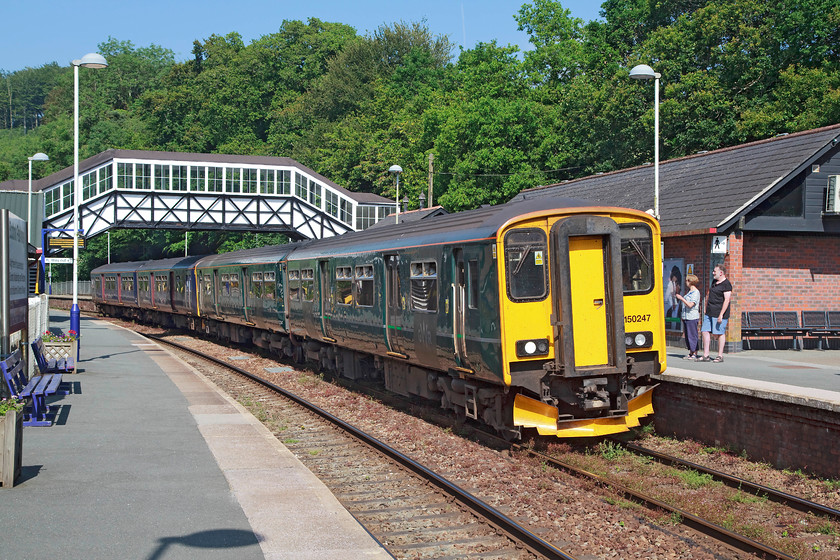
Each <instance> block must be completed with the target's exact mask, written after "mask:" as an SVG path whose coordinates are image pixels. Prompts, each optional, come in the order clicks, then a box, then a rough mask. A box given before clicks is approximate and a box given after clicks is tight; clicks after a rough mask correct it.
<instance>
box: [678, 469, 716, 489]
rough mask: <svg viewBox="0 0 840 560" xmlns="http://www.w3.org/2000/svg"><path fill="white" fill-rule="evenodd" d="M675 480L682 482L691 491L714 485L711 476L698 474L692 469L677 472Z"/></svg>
mask: <svg viewBox="0 0 840 560" xmlns="http://www.w3.org/2000/svg"><path fill="white" fill-rule="evenodd" d="M677 478H679V479H680V480H682V481H683V483H684V484H685V485H686V486H688V487H689V488H693V489H697V488H702V487H704V486H708V485H710V484H715V481H714V478H712V475H710V474H705V473H699V472H697V471H695V470H693V469H688V470H684V471H677Z"/></svg>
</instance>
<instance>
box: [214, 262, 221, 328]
mask: <svg viewBox="0 0 840 560" xmlns="http://www.w3.org/2000/svg"><path fill="white" fill-rule="evenodd" d="M221 297H222V292H221V286H220V285H219V270H218V269H217V268H214V269H213V313H215V314H216V316H217V317H218V316H219V299H221Z"/></svg>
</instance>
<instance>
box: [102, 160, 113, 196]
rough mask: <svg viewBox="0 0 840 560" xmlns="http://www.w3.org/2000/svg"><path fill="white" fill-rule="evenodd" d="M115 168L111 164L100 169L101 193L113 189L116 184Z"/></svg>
mask: <svg viewBox="0 0 840 560" xmlns="http://www.w3.org/2000/svg"><path fill="white" fill-rule="evenodd" d="M113 172H114V169H113V167H111V166H110V165H106V166H105V167H101V168H100V169H99V194H102V193H104V192H106V191H109V190H111V188H112V187H113V186H114V177H113Z"/></svg>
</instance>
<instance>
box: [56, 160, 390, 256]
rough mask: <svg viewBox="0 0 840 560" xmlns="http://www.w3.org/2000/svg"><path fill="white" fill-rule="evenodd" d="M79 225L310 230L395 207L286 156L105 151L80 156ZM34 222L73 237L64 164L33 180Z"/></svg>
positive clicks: (306, 235)
mask: <svg viewBox="0 0 840 560" xmlns="http://www.w3.org/2000/svg"><path fill="white" fill-rule="evenodd" d="M79 179H80V181H79V182H80V185H81V189H82V193H81V194H82V197H81V201H80V203H79V219H80V227H79V230H80V234H81V236H82V237H84V238H91V237H94V236H96V235H98V234H100V233H103V232H105V231H106V230H108V229H111V228H120V229H125V228H135V229H156V228H167V229H177V230H185V231H198V230H223V231H253V232H261V233H262V232H279V233H284V234H286V235H288V236H289V237H290V238H291V239H294V240H299V239H317V238H324V237H331V236H334V235H340V234H342V233H346V232H349V231H357V230H361V229H365V228H367V227H369V226H371V225H373V224H374V223H376V222H377V221H379V220H381V219H383V218H385V217H386V216H388V215H389V214H391V213H392V212H394V211H396V205H395V203H394V202H393V201H392V200H389V199H387V198H383V197H380V196H377V195H373V194H368V193H354V192H351V191H349V190H347V189H345V188H343V187H341V186H339V185H337V184H335V183H333V182H332V181H330V180H329V179H327V178H326V177H323V176H321V175H319V174H318V173H316V172H315V171H313V170H311V169H309V168H307V167H305V166H303V165H301V164H300V163H298V162H296V161H294V160H292V159H289V158H278V157H267V156H235V155H224V154H194V153H179V152H147V151H135V150H109V151H107V152H103V153H101V154H99V155H97V156H94V157H92V158H89V159H87V160H85V161H83V162H81V163H80V165H79ZM39 187H40V190H41V191H42V192H43V202H44V208H43V210H44V214H43V216H44V220H43V227H44V228H45V229H48V230H52V231H53V233H51V235H53V236H59V237H72V230H73V217H74V199H73V197H74V195H75V185H74V180H73V168H72V167H70V168H66V169H63V170H62V171H59V172H58V173H55V174H53V175H51V176H48V177H45V178H43V179H41V181H39Z"/></svg>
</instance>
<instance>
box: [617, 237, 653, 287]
mask: <svg viewBox="0 0 840 560" xmlns="http://www.w3.org/2000/svg"><path fill="white" fill-rule="evenodd" d="M619 230H620V231H621V278H622V286H623V288H624V293H625V294H646V293H648V292H650V291H651V290H652V289H653V277H654V274H653V234H652V233H651V231H650V228H649V227H648V226H647V225H645V224H623V225H621V226H620V227H619Z"/></svg>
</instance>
